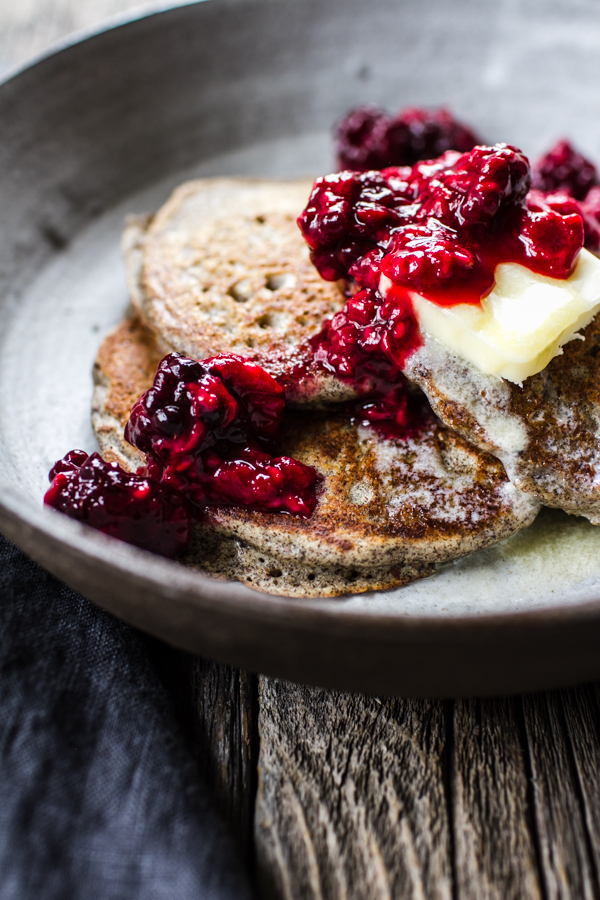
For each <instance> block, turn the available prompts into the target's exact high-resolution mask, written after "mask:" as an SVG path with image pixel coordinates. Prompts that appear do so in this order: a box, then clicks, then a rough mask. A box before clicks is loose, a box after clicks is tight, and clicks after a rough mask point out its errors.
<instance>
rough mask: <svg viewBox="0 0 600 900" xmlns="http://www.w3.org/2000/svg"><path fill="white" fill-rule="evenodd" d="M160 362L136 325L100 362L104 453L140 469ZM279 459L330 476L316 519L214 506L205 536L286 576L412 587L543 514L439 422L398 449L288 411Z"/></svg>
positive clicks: (117, 335)
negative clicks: (142, 415)
mask: <svg viewBox="0 0 600 900" xmlns="http://www.w3.org/2000/svg"><path fill="white" fill-rule="evenodd" d="M158 355H159V351H158V349H157V348H156V345H153V343H152V337H151V335H150V334H149V333H148V331H147V330H145V329H144V327H143V326H141V325H140V324H139V322H136V321H131V322H126V323H123V324H122V325H121V326H120V327H119V328H118V329H117V330H116V331H115V332H114V333H113V334H112V335H111V336H109V337H108V338H107V340H106V341H105V342H104V344H103V346H102V348H101V350H100V353H99V355H98V360H97V364H96V367H95V381H96V384H97V389H96V393H95V398H94V410H93V421H94V428H95V430H96V434H97V435H98V441H99V443H100V447H101V450H102V452H103V455H104V456H105V457H107V458H110V459H117V460H118V461H119V462H121V464H126V465H127V466H129V467H136V466H137V465H139V464H140V462H141V461H142V457H141V456H140V455H139V454H138V452H137V451H136V450H134V449H133V448H130V447H129V445H128V444H127V443H126V442H125V441H124V440H123V437H122V431H123V427H124V424H125V422H126V421H127V418H128V413H129V406H130V405H131V402H132V399H133V397H132V394H133V392H134V391H135V392H137V393H141V392H142V391H143V390H145V389H147V388H148V387H149V386H150V384H151V382H152V375H153V370H154V366H155V363H156V361H157V358H158ZM276 453H277V454H286V455H289V456H293V457H295V458H297V459H299V460H301V461H302V462H304V463H306V464H307V465H313V466H315V468H317V469H318V471H319V472H320V473H321V474H322V475H323V477H324V481H323V487H322V490H321V493H320V495H319V502H318V505H317V508H316V510H315V512H314V513H313V515H312V516H311V517H310V518H309V519H301V518H297V517H294V516H289V515H284V514H278V513H270V514H267V513H259V512H253V511H250V510H246V509H239V508H226V507H211V508H209V509H207V511H206V513H205V517H204V523H205V524H204V527H205V528H208V529H209V531H210V532H212V533H214V534H215V535H221V536H225V537H228V538H230V539H233V540H236V541H242V542H243V543H244V545H246V546H248V547H251V548H254V549H255V550H257V551H260V552H261V553H266V554H269V555H270V556H272V557H273V558H275V559H276V560H278V561H279V562H280V563H281V564H282V565H281V568H283V567H284V566H290V565H299V566H303V567H305V569H306V570H307V571H308V574H310V570H311V567H315V566H318V567H319V568H320V569H321V570H330V569H331V570H336V569H337V570H340V569H344V570H346V573H348V572H349V570H354V572H355V574H354V576H353V577H354V579H356V580H358V579H357V576H356V573H358V575H359V576H361V577H362V578H363V580H365V579H366V580H367V581H368V580H370V579H372V578H373V575H372V573H373V572H375V571H376V570H378V571H379V575H378V578H379V581H380V583H381V585H382V586H383V582H384V581H385V578H386V577H387V579H388V581H389V580H391V579H392V578H393V577H396V578H397V581H396V583H397V584H401V583H406V581H407V580H414V578H415V577H419V576H423V575H425V574H430V573H431V572H432V571H433V570H434V568H435V566H436V565H437V564H439V563H442V562H446V561H449V560H452V559H456V558H458V557H460V556H463V555H465V554H467V553H470V552H472V551H474V550H478V549H480V548H482V547H485V546H488V545H490V544H492V543H495V542H496V541H499V540H501V539H502V538H504V537H507V536H508V535H510V534H513V533H514V532H516V531H518V530H519V529H520V528H523V527H525V526H526V525H528V524H530V523H531V522H532V521H533V519H534V518H535V516H536V514H537V512H538V509H539V504H538V503H537V502H536V501H535V500H534V499H533V498H531V497H528V496H527V495H525V494H522V493H520V492H519V491H518V490H516V489H515V488H514V486H513V485H512V484H511V483H510V482H509V481H508V479H507V478H506V475H505V472H504V469H503V467H502V465H501V463H500V462H499V461H498V460H497V459H495V458H494V457H493V456H491V455H489V454H487V453H484V452H482V451H480V450H478V449H476V448H474V447H473V446H471V445H470V444H468V443H467V442H466V441H465V440H464V439H463V438H461V437H460V436H459V435H457V434H455V433H454V432H453V431H451V430H450V429H448V428H446V427H445V426H443V425H442V424H441V422H439V420H437V419H436V418H435V417H434V416H431V417H430V419H429V420H428V421H427V422H426V424H425V425H424V426H423V428H422V430H421V431H420V432H419V433H416V434H415V435H414V436H413V437H411V438H409V439H405V440H399V439H391V440H388V439H384V438H383V437H380V436H378V434H377V433H376V432H375V431H373V430H372V429H371V428H369V427H365V426H363V425H361V424H356V423H353V422H351V421H350V420H349V419H347V418H344V417H341V416H333V415H328V416H323V415H321V414H318V413H315V412H307V411H289V412H288V413H286V416H285V417H284V422H283V424H282V429H281V434H280V436H279V438H278V441H277V446H276ZM394 569H396V573H395V576H394V571H393V570H394ZM417 573H418V574H417ZM409 575H410V577H409ZM238 577H240V579H241V580H244V578H243V576H242V575H239V576H238ZM344 577H345V578H346V585H348V584H349V583H350V582H349V581H348V575H346V576H344ZM373 586H374V585H373ZM347 589H348V587H346V590H347ZM351 589H352V591H353V592H354V591H356V590H357V587H356V585H355V584H352V587H351ZM363 589H368V588H363ZM281 592H282V593H284V591H283V590H282V591H281ZM344 592H346V591H344Z"/></svg>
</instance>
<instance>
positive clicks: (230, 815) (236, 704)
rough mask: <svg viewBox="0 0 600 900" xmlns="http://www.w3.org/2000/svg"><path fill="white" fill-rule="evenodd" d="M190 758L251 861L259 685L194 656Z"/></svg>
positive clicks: (229, 669)
mask: <svg viewBox="0 0 600 900" xmlns="http://www.w3.org/2000/svg"><path fill="white" fill-rule="evenodd" d="M191 678H192V703H193V718H194V748H193V749H194V754H195V756H196V758H197V760H198V763H199V766H200V769H201V771H202V772H203V774H204V776H205V777H206V778H207V779H208V782H209V784H210V786H211V788H212V792H213V796H214V798H215V801H216V804H217V807H218V808H219V810H220V812H221V814H222V815H223V816H224V818H225V820H226V821H227V823H228V825H229V826H230V828H231V829H232V831H233V833H234V834H235V835H236V837H237V839H238V841H239V844H240V847H241V848H242V849H243V852H244V853H245V855H246V857H247V859H248V860H249V861H250V858H251V855H252V820H253V813H254V795H255V789H256V783H255V779H256V765H257V756H258V734H257V722H256V719H257V712H258V707H257V694H258V681H257V678H256V676H255V675H248V674H246V673H245V672H240V671H239V670H238V669H233V668H231V667H230V666H222V665H219V664H218V663H214V662H210V661H209V660H205V659H201V658H200V657H197V658H195V659H193V660H192V668H191Z"/></svg>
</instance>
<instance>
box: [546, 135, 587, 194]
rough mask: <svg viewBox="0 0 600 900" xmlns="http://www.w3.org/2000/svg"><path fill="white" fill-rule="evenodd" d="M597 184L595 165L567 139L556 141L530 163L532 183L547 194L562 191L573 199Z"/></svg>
mask: <svg viewBox="0 0 600 900" xmlns="http://www.w3.org/2000/svg"><path fill="white" fill-rule="evenodd" d="M596 184H598V172H597V170H596V166H595V165H594V163H592V162H590V160H589V159H586V158H585V156H582V155H581V153H578V152H577V150H575V148H574V147H573V146H572V144H570V143H569V141H559V142H558V143H557V144H555V145H554V147H553V148H552V149H551V150H550V151H549V152H548V153H546V155H545V156H542V158H541V159H538V161H537V162H536V164H535V166H534V167H533V179H532V185H531V186H532V187H533V188H535V190H537V191H543V192H544V193H547V194H554V193H556V192H557V191H562V192H564V193H566V194H570V195H571V197H575V199H576V200H583V199H584V198H585V197H586V195H587V193H588V191H589V190H590V188H592V187H593V186H594V185H596Z"/></svg>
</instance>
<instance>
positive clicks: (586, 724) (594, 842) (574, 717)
mask: <svg viewBox="0 0 600 900" xmlns="http://www.w3.org/2000/svg"><path fill="white" fill-rule="evenodd" d="M561 702H562V706H563V711H564V717H565V724H566V728H567V732H568V735H569V740H570V744H571V752H572V755H573V762H574V765H575V773H576V776H577V781H578V783H579V791H580V797H581V802H582V805H583V815H584V821H585V825H586V830H587V837H588V844H589V849H590V854H591V857H592V861H593V865H594V876H595V881H596V885H598V883H599V882H600V738H599V732H600V685H598V684H594V685H588V686H586V687H582V688H576V689H573V690H570V691H563V692H562V693H561Z"/></svg>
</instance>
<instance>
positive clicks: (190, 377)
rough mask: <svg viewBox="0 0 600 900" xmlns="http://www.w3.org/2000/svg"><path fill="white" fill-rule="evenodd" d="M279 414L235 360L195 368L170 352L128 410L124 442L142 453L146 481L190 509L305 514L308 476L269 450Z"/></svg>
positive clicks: (257, 374)
mask: <svg viewBox="0 0 600 900" xmlns="http://www.w3.org/2000/svg"><path fill="white" fill-rule="evenodd" d="M283 408H284V396H283V388H282V387H280V385H279V384H278V383H277V382H276V381H275V379H274V378H272V377H271V376H270V375H268V374H267V372H265V371H264V369H262V368H261V367H260V366H258V365H256V364H255V363H253V362H251V361H249V360H247V359H245V358H243V357H240V356H234V355H229V356H221V357H219V356H217V357H214V358H213V359H208V360H204V361H203V362H202V363H200V362H196V361H195V360H192V359H188V358H187V357H184V356H181V355H180V354H178V353H171V354H170V355H169V356H166V357H165V358H164V359H163V360H162V362H161V363H160V364H159V366H158V369H157V372H156V376H155V379H154V384H153V386H152V387H151V388H150V390H149V391H146V393H145V394H144V395H143V396H142V397H141V398H140V399H139V400H138V401H137V402H136V403H135V405H134V406H133V409H132V410H131V417H130V419H129V422H128V423H127V426H126V428H125V437H126V439H127V440H128V441H129V442H130V443H131V444H133V445H134V446H135V447H137V448H138V449H139V450H141V451H142V453H144V454H145V455H146V461H147V466H148V472H149V474H150V475H151V477H152V478H154V479H156V481H157V482H159V483H160V484H161V485H163V486H165V487H168V488H169V489H170V490H171V491H174V492H177V493H179V494H181V495H183V496H185V497H186V498H187V499H188V500H189V501H191V502H192V503H193V504H194V505H195V507H196V508H197V509H200V510H201V508H202V507H205V506H243V507H245V508H247V509H256V510H262V511H263V512H274V511H278V512H285V513H290V514H292V515H299V516H310V515H311V513H312V511H313V510H314V508H315V505H316V502H317V501H316V494H315V488H316V484H317V473H316V471H315V470H314V469H313V468H311V467H309V466H306V465H304V464H303V463H301V462H298V461H297V460H294V459H291V458H290V457H287V456H274V455H273V454H272V453H271V452H269V451H270V446H271V440H272V438H273V437H274V436H275V434H276V431H277V429H278V427H279V423H280V420H281V415H282V413H283Z"/></svg>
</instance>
